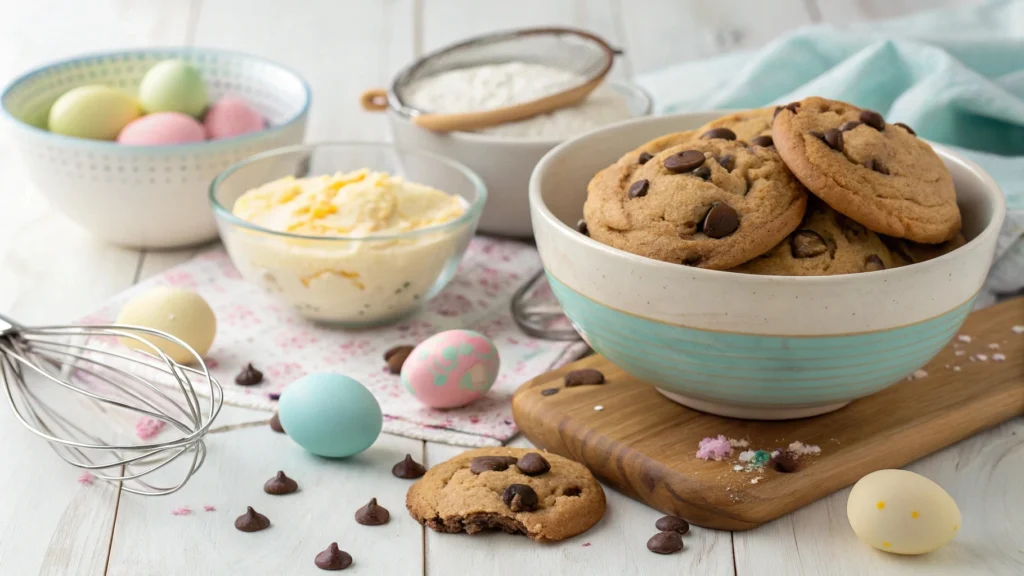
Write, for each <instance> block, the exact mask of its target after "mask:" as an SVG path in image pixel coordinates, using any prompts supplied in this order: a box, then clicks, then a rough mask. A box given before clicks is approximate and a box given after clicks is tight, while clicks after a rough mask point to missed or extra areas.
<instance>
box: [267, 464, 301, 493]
mask: <svg viewBox="0 0 1024 576" xmlns="http://www.w3.org/2000/svg"><path fill="white" fill-rule="evenodd" d="M298 489H299V483H298V482H296V481H295V480H292V479H291V478H289V477H288V476H286V475H285V473H284V472H282V471H280V470H278V471H277V475H276V476H274V477H273V478H271V479H270V480H267V481H266V482H265V483H264V484H263V491H264V492H266V493H267V494H273V495H275V496H281V495H282V494H291V493H292V492H295V491H296V490H298Z"/></svg>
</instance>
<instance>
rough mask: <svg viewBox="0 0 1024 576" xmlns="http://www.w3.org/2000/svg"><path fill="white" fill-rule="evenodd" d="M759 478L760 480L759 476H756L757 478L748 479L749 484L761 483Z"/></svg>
mask: <svg viewBox="0 0 1024 576" xmlns="http://www.w3.org/2000/svg"><path fill="white" fill-rule="evenodd" d="M761 478H762V477H761V476H758V477H757V478H751V479H750V483H751V484H757V483H758V482H760V481H761Z"/></svg>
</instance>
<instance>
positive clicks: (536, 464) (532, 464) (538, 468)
mask: <svg viewBox="0 0 1024 576" xmlns="http://www.w3.org/2000/svg"><path fill="white" fill-rule="evenodd" d="M516 468H519V471H520V472H522V473H523V474H526V475H527V476H540V475H541V474H544V473H545V472H547V471H548V470H551V464H548V461H547V460H545V459H544V457H543V456H541V455H540V454H537V453H536V452H530V453H529V454H525V455H523V457H522V458H520V459H519V461H518V462H516Z"/></svg>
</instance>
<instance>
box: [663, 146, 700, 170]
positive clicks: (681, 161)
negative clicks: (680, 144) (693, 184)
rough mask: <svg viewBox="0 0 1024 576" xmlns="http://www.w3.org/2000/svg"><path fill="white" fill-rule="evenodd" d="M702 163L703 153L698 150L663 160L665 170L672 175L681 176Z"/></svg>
mask: <svg viewBox="0 0 1024 576" xmlns="http://www.w3.org/2000/svg"><path fill="white" fill-rule="evenodd" d="M703 163H704V153H703V152H701V151H700V150H685V151H683V152H680V153H678V154H673V155H671V156H669V157H668V158H665V162H664V166H665V169H666V170H668V171H669V172H672V173H673V174H682V173H683V172H689V171H691V170H693V169H695V168H698V167H700V165H701V164H703Z"/></svg>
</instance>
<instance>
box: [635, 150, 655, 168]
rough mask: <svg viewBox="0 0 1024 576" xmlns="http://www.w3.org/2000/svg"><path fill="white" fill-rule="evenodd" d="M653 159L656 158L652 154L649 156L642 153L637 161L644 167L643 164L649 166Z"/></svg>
mask: <svg viewBox="0 0 1024 576" xmlns="http://www.w3.org/2000/svg"><path fill="white" fill-rule="evenodd" d="M651 158H654V156H653V155H652V154H649V153H647V152H641V153H640V157H639V158H637V159H636V161H637V162H639V163H640V164H641V165H643V164H647V162H648V161H649V160H650V159H651Z"/></svg>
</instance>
